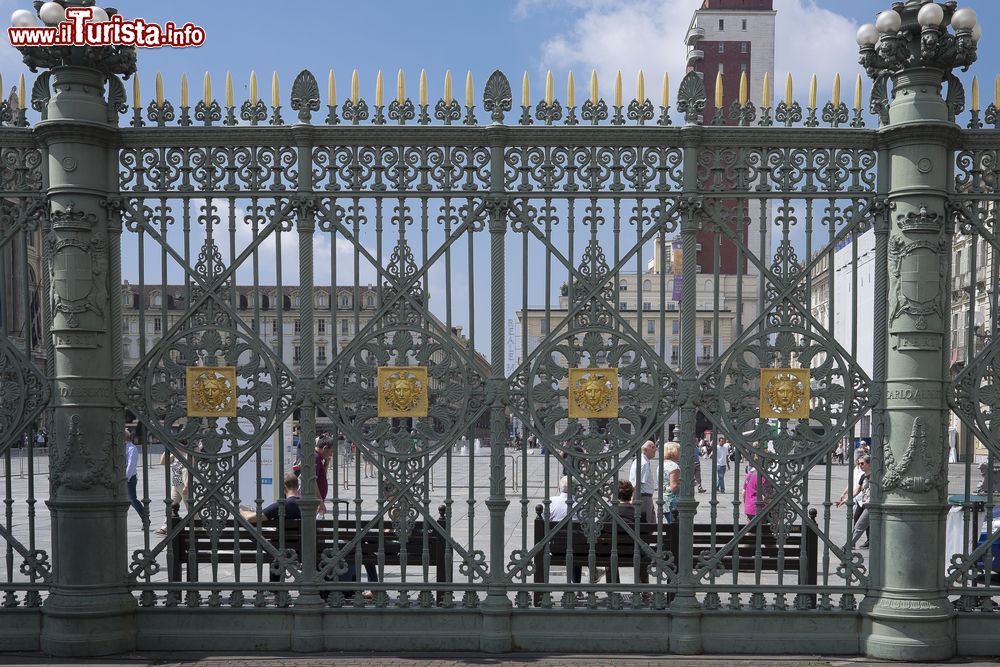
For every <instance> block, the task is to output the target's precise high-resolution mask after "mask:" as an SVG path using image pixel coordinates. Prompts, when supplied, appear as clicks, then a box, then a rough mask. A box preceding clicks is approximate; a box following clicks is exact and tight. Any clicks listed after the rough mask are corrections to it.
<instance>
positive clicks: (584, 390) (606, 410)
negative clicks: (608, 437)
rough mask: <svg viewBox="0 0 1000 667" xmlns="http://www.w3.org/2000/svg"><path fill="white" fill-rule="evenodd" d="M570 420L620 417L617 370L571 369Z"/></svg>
mask: <svg viewBox="0 0 1000 667" xmlns="http://www.w3.org/2000/svg"><path fill="white" fill-rule="evenodd" d="M569 416H570V418H577V419H580V418H598V419H600V418H613V417H617V416H618V369H617V368H601V369H591V368H570V369H569Z"/></svg>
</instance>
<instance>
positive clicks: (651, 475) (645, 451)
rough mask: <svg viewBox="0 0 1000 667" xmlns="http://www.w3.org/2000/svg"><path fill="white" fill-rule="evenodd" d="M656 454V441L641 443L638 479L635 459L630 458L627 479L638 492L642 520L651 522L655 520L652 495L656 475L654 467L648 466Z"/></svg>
mask: <svg viewBox="0 0 1000 667" xmlns="http://www.w3.org/2000/svg"><path fill="white" fill-rule="evenodd" d="M655 456H656V443H654V442H653V441H652V440H647V441H646V442H645V443H643V445H642V454H641V456H640V457H639V461H638V463H639V480H640V482H638V483H637V482H636V475H635V465H636V460H635V459H633V460H632V467H631V468H630V469H629V473H628V480H629V481H630V482H632V486H633V487H635V489H636V490H637V491H638V492H639V509H640V512H641V515H642V518H641V520H642V521H648V522H652V521H655V520H656V514H654V512H653V496H654V495H655V494H656V488H657V486H656V485H657V482H658V480H657V477H659V475H657V474H656V472H657V471H656V469H655V468H653V467H652V466H650V461H651V460H652V459H653V458H654V457H655Z"/></svg>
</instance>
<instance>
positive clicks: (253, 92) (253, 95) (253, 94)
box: [250, 70, 260, 106]
mask: <svg viewBox="0 0 1000 667" xmlns="http://www.w3.org/2000/svg"><path fill="white" fill-rule="evenodd" d="M259 99H260V97H259V96H258V95H257V72H256V70H250V104H251V105H252V106H256V105H257V101H258V100H259Z"/></svg>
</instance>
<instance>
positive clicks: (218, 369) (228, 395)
mask: <svg viewBox="0 0 1000 667" xmlns="http://www.w3.org/2000/svg"><path fill="white" fill-rule="evenodd" d="M187 414H188V417H235V416H236V368H235V367H234V366H194V367H190V366H189V367H188V368H187Z"/></svg>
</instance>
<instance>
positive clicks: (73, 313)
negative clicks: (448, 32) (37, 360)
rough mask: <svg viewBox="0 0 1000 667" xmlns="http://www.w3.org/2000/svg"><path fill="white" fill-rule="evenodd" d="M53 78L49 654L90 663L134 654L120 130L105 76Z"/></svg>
mask: <svg viewBox="0 0 1000 667" xmlns="http://www.w3.org/2000/svg"><path fill="white" fill-rule="evenodd" d="M42 76H47V74H43V75H42ZM51 81H52V84H53V87H54V89H55V91H54V94H53V96H52V97H51V99H50V100H49V103H48V109H47V111H48V118H47V120H45V121H42V122H41V123H40V124H39V125H38V127H37V129H36V133H37V135H38V137H39V140H40V142H41V143H42V144H43V145H44V146H45V147H46V148H47V150H48V154H49V164H48V171H49V189H48V195H49V198H50V202H51V209H50V214H49V219H48V223H47V230H46V236H45V241H44V246H45V252H46V254H47V258H48V262H49V267H50V284H51V293H50V299H51V301H50V303H51V309H52V327H51V335H52V337H53V342H54V345H55V363H54V368H53V388H54V391H53V405H54V410H53V413H54V414H53V417H54V424H53V431H54V432H53V434H52V447H51V450H50V452H51V454H50V456H51V462H50V464H51V473H50V482H51V493H50V500H49V501H48V506H49V509H50V510H51V512H52V551H51V553H52V558H53V579H52V590H51V592H50V594H49V597H48V599H47V600H46V601H45V605H44V625H43V628H42V641H41V646H42V650H43V651H45V652H46V653H49V654H51V655H58V656H89V655H101V654H108V653H119V652H123V651H129V650H132V649H133V648H134V645H135V630H136V628H135V617H134V609H135V606H136V605H135V600H134V598H133V597H132V596H131V595H130V593H129V591H128V587H127V580H126V572H127V566H128V563H127V562H126V556H127V542H126V516H125V515H126V512H128V511H131V510H130V509H129V503H128V500H127V498H128V496H127V491H126V484H125V477H124V449H123V446H122V432H123V429H124V423H123V421H124V419H123V412H122V409H121V406H120V405H119V404H118V402H117V401H116V400H115V392H114V383H115V378H117V377H119V375H120V373H121V355H120V353H116V352H115V350H116V349H117V347H116V346H117V345H120V341H119V340H116V336H117V335H118V334H119V332H120V327H121V324H120V323H119V322H117V321H113V320H114V318H113V314H115V313H118V314H119V315H120V312H119V311H118V310H117V309H115V305H116V304H115V300H120V298H121V297H120V285H121V275H120V260H119V257H120V255H119V253H120V246H119V237H120V233H121V223H120V220H118V219H117V216H116V215H115V214H114V212H113V209H112V208H111V207H109V206H108V205H107V204H108V200H107V198H108V194H109V193H112V192H116V191H117V189H118V183H117V174H118V169H117V165H118V159H117V155H118V151H117V143H118V140H117V126H116V123H115V121H114V120H109V118H116V116H117V114H114V113H111V114H109V113H108V105H107V104H106V102H105V100H104V86H105V81H106V76H105V74H104V73H102V72H101V71H98V70H96V69H90V68H83V67H55V68H53V69H52V71H51ZM113 83H114V84H115V85H116V88H117V89H118V90H120V83H119V82H118V81H114V82H113Z"/></svg>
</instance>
